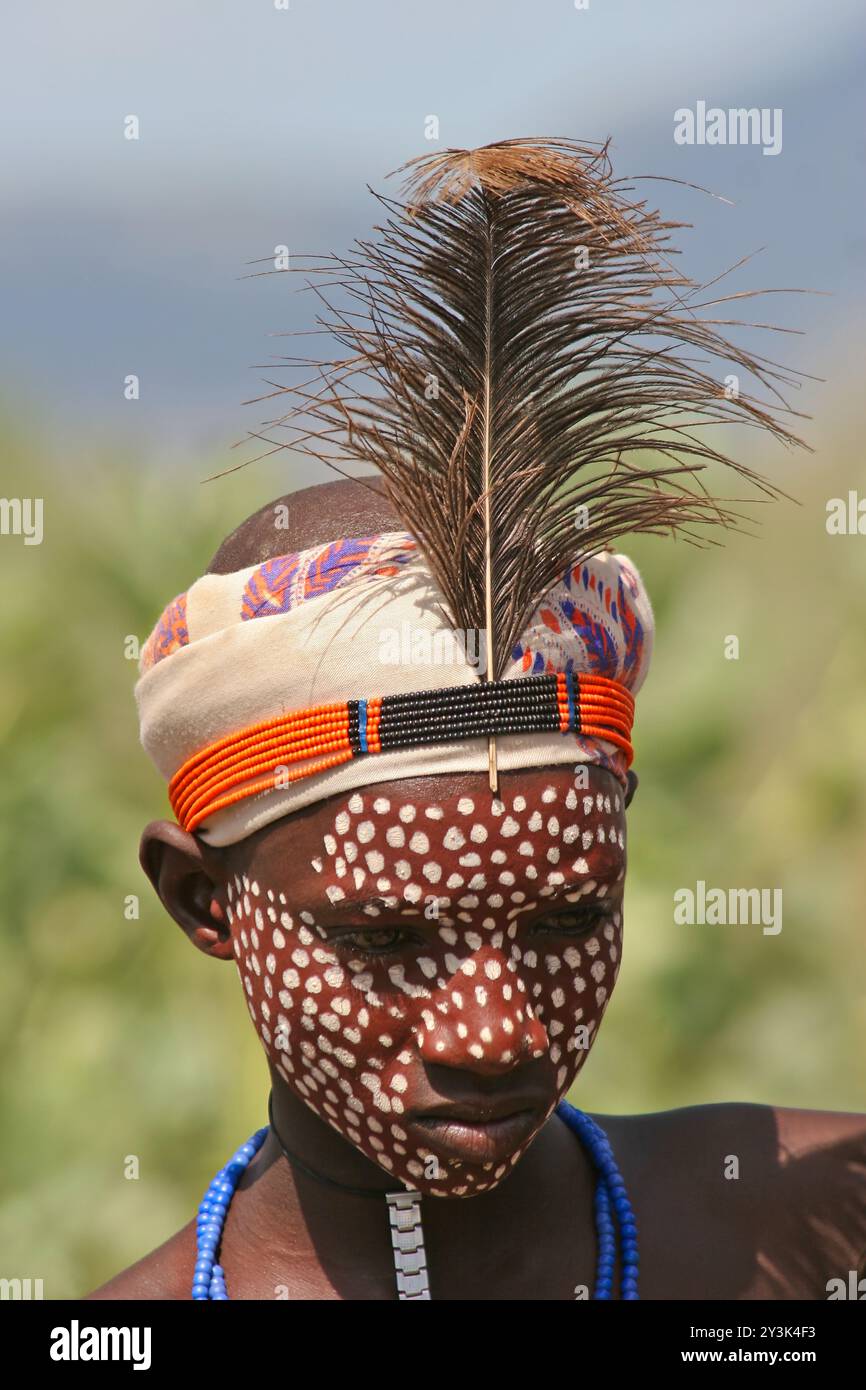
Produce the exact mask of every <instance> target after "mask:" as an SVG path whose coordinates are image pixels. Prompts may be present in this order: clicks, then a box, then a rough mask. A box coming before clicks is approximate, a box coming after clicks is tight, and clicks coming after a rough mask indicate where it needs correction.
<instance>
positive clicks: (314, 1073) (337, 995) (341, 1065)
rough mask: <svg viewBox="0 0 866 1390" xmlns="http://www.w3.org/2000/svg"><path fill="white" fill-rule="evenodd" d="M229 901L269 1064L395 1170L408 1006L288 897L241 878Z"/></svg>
mask: <svg viewBox="0 0 866 1390" xmlns="http://www.w3.org/2000/svg"><path fill="white" fill-rule="evenodd" d="M229 903H230V907H229V912H230V921H231V926H232V934H233V943H234V952H235V960H236V964H237V968H238V973H239V975H240V979H241V983H242V985H243V989H244V992H245V995H246V999H247V1007H248V1009H249V1013H250V1017H251V1018H252V1021H253V1024H254V1026H255V1028H256V1031H257V1032H258V1035H259V1037H260V1039H261V1042H262V1045H263V1047H264V1049H265V1052H266V1054H267V1056H268V1058H269V1060H270V1061H271V1062H272V1063H273V1065H274V1066H275V1068H276V1070H277V1071H278V1072H279V1074H280V1075H281V1076H282V1078H283V1080H284V1081H285V1082H286V1083H287V1084H288V1085H289V1086H290V1087H291V1088H292V1090H293V1091H294V1092H295V1093H296V1094H297V1095H299V1096H300V1097H301V1098H302V1099H303V1100H304V1101H305V1102H306V1103H307V1104H308V1105H309V1106H310V1108H311V1109H313V1110H314V1111H315V1112H316V1113H318V1114H319V1115H320V1116H321V1117H322V1118H323V1119H325V1120H327V1121H328V1122H329V1123H330V1124H332V1125H333V1127H334V1128H336V1129H338V1130H339V1131H340V1132H341V1133H342V1134H344V1135H345V1136H346V1137H347V1138H348V1139H350V1140H351V1141H352V1143H354V1144H357V1145H359V1146H360V1147H361V1148H362V1149H363V1150H364V1151H365V1152H366V1153H368V1154H369V1156H370V1157H372V1158H374V1159H376V1161H378V1162H379V1163H380V1164H381V1165H382V1166H383V1167H385V1168H386V1169H388V1170H389V1171H390V1170H391V1169H392V1167H393V1158H392V1156H391V1152H392V1151H394V1150H396V1152H397V1153H399V1152H400V1150H401V1149H402V1150H403V1152H404V1153H405V1149H404V1148H403V1146H402V1143H401V1139H402V1138H405V1134H403V1133H402V1131H401V1129H400V1126H399V1120H398V1117H399V1116H400V1114H401V1113H402V1111H403V1101H402V1099H401V1086H400V1082H401V1077H400V1074H399V1071H398V1070H396V1067H397V1066H398V1064H399V1063H400V1060H401V1058H402V1059H403V1061H404V1063H405V1064H408V1063H409V1062H410V1061H411V1060H412V1055H411V1054H410V1053H409V1052H406V1051H403V1049H404V1045H405V1043H406V1040H407V1039H409V1036H410V1035H409V1030H408V1025H407V1024H406V1023H405V1013H406V1010H405V1009H404V1008H402V1007H400V1006H399V1005H398V1004H397V1003H395V1002H394V1001H393V1000H391V999H389V1000H387V1001H383V1000H382V999H380V998H379V996H378V995H377V994H376V992H375V990H374V989H373V988H372V980H371V977H370V974H369V972H368V971H367V970H366V969H365V968H364V965H363V963H362V962H359V961H351V962H347V961H345V960H341V959H340V957H339V956H338V955H337V954H336V952H335V951H333V950H331V949H329V948H328V946H327V945H326V944H325V943H324V942H323V940H322V937H321V934H320V933H319V932H318V930H317V928H316V927H315V924H314V921H313V918H312V916H311V914H310V913H308V912H301V913H299V914H298V915H297V916H294V915H293V914H291V913H290V912H289V911H288V908H287V906H286V900H285V896H284V895H283V894H280V893H278V892H274V891H273V890H272V889H269V888H267V887H265V886H260V885H259V883H258V882H257V881H255V880H254V879H251V878H246V877H243V878H239V879H237V880H235V881H234V883H233V885H232V889H231V892H230V895H229ZM387 1063H391V1064H392V1070H393V1071H394V1074H393V1075H392V1076H390V1088H389V1089H388V1090H386V1089H385V1088H383V1085H382V1080H381V1077H382V1073H383V1072H384V1070H385V1067H386V1064H387ZM413 1166H414V1160H413Z"/></svg>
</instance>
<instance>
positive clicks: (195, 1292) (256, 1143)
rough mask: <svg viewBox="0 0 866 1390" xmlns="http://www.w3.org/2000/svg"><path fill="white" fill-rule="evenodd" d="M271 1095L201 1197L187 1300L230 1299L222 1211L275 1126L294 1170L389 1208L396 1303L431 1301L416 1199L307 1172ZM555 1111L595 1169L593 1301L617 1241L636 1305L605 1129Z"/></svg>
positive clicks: (628, 1214) (566, 1108) (605, 1285)
mask: <svg viewBox="0 0 866 1390" xmlns="http://www.w3.org/2000/svg"><path fill="white" fill-rule="evenodd" d="M272 1101H273V1097H272V1096H270V1097H269V1098H268V1117H269V1119H270V1122H271V1123H270V1126H268V1125H265V1127H264V1128H263V1129H258V1130H256V1132H255V1134H253V1135H251V1137H250V1138H249V1139H248V1140H247V1142H246V1143H245V1144H242V1145H241V1147H240V1148H239V1149H238V1151H237V1153H236V1154H234V1155H233V1157H232V1158H230V1159H229V1161H228V1163H227V1164H226V1165H225V1167H224V1168H221V1169H220V1171H219V1172H218V1173H217V1174H216V1176H215V1177H214V1178H213V1179H212V1181H211V1183H210V1185H209V1186H208V1189H207V1192H206V1193H205V1195H204V1197H203V1198H202V1200H201V1202H200V1204H199V1208H198V1217H197V1223H196V1224H197V1237H198V1253H197V1255H196V1262H195V1271H194V1273H193V1281H192V1297H193V1298H194V1299H197V1300H208V1299H210V1300H214V1301H217V1302H218V1301H225V1300H227V1299H228V1297H229V1295H228V1291H227V1289H226V1282H225V1271H224V1270H223V1268H222V1266H221V1265H219V1264H217V1263H216V1260H217V1257H218V1255H219V1248H220V1242H221V1240H222V1233H223V1227H224V1225H225V1219H226V1213H227V1212H228V1209H229V1206H230V1204H231V1200H232V1197H233V1196H234V1193H235V1189H236V1188H237V1185H238V1183H239V1182H240V1180H241V1178H242V1177H243V1174H244V1172H245V1171H246V1168H247V1166H248V1164H249V1163H250V1161H251V1160H252V1159H253V1158H254V1157H255V1155H256V1154H257V1153H258V1151H259V1149H260V1148H261V1146H262V1144H263V1143H264V1142H265V1139H266V1138H267V1135H268V1130H269V1129H273V1131H274V1136H275V1138H276V1139H277V1142H278V1143H279V1145H280V1148H281V1149H282V1151H283V1153H284V1155H285V1157H286V1158H287V1159H288V1160H289V1162H290V1163H292V1164H294V1166H295V1167H297V1168H300V1169H301V1171H302V1172H304V1173H306V1174H307V1175H308V1176H310V1177H313V1178H316V1179H318V1181H320V1182H324V1183H327V1184H328V1185H329V1186H331V1187H338V1188H340V1189H342V1190H343V1191H348V1192H351V1193H352V1194H353V1195H355V1196H358V1197H374V1198H376V1199H377V1200H378V1201H381V1200H382V1197H383V1195H384V1196H385V1199H386V1201H387V1204H388V1217H389V1221H390V1227H391V1244H392V1247H393V1251H394V1272H395V1275H396V1280H397V1297H398V1299H400V1300H413V1301H419V1300H421V1301H424V1300H429V1299H430V1297H431V1295H430V1280H429V1277H428V1273H427V1255H426V1252H425V1250H424V1230H423V1226H422V1223H421V1194H420V1193H419V1192H414V1191H409V1190H406V1189H400V1191H398V1192H386V1193H384V1194H383V1193H382V1192H381V1191H380V1190H379V1189H378V1188H369V1187H349V1186H348V1185H347V1184H345V1183H338V1182H336V1181H335V1180H334V1179H333V1178H327V1177H325V1175H324V1174H323V1173H317V1172H316V1171H315V1170H314V1169H312V1168H308V1167H307V1166H306V1165H305V1164H304V1163H302V1162H301V1160H300V1159H299V1158H298V1157H297V1155H296V1154H292V1153H290V1152H289V1150H288V1149H287V1148H286V1147H285V1145H284V1144H283V1142H282V1140H281V1139H280V1137H279V1134H278V1133H277V1130H276V1126H275V1125H274V1122H273V1108H272ZM556 1113H557V1115H558V1116H559V1117H560V1119H561V1120H563V1121H564V1122H565V1124H567V1125H568V1127H569V1129H571V1130H573V1132H574V1133H575V1134H576V1135H577V1137H578V1139H579V1140H580V1142H581V1143H582V1145H583V1147H584V1149H585V1150H586V1152H587V1154H588V1156H589V1159H590V1161H591V1162H592V1165H593V1167H594V1168H595V1170H596V1174H597V1178H596V1187H595V1200H594V1209H595V1229H596V1238H597V1245H598V1254H597V1261H596V1273H595V1288H594V1290H593V1294H592V1297H593V1299H594V1300H599V1299H610V1298H612V1297H613V1281H614V1272H615V1269H616V1256H617V1244H619V1263H620V1271H621V1273H620V1281H619V1284H620V1289H619V1297H620V1298H621V1299H630V1300H635V1299H637V1298H638V1297H639V1295H638V1245H637V1225H636V1223H635V1219H634V1212H633V1210H632V1206H631V1203H630V1201H629V1199H628V1193H627V1191H626V1186H625V1183H624V1182H623V1179H622V1175H621V1173H620V1171H619V1169H618V1167H617V1164H616V1160H615V1158H614V1156H613V1150H612V1149H611V1146H610V1142H609V1141H608V1138H607V1135H606V1134H605V1132H604V1130H603V1129H602V1128H601V1127H600V1126H599V1125H597V1124H596V1123H595V1121H594V1120H592V1119H590V1117H589V1115H585V1114H584V1113H583V1111H582V1110H577V1109H575V1107H574V1106H573V1105H569V1103H568V1101H567V1100H562V1101H560V1103H559V1105H558V1106H557V1107H556Z"/></svg>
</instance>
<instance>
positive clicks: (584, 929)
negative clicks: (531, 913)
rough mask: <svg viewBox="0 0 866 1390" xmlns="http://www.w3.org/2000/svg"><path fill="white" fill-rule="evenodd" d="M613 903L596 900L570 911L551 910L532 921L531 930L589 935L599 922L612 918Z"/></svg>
mask: <svg viewBox="0 0 866 1390" xmlns="http://www.w3.org/2000/svg"><path fill="white" fill-rule="evenodd" d="M616 911H617V907H616V904H615V903H612V902H607V901H596V902H589V903H586V904H585V905H584V906H583V907H580V908H578V909H576V910H575V911H571V912H552V913H549V914H548V916H547V917H541V918H539V919H538V921H536V922H533V924H532V931H533V932H536V931H540V932H548V933H550V932H553V933H556V934H558V935H559V936H589V935H590V933H591V932H593V931H595V930H596V929H597V928H598V926H599V925H600V923H602V922H610V921H612V920H613V916H614V913H615V912H616Z"/></svg>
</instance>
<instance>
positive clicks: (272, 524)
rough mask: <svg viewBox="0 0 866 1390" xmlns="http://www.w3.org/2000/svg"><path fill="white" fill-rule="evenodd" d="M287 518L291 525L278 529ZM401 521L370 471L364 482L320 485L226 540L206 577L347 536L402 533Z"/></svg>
mask: <svg viewBox="0 0 866 1390" xmlns="http://www.w3.org/2000/svg"><path fill="white" fill-rule="evenodd" d="M278 516H279V517H280V518H281V520H282V519H283V518H284V517H285V516H288V525H282V524H281V525H280V526H277V524H276V523H277V517H278ZM403 529H404V527H403V523H402V522H401V520H400V518H399V517H398V516H397V514H396V512H395V511H394V509H393V508H392V506H391V504H390V502H389V501H388V500H387V498H386V497H385V495H384V493H383V491H382V481H381V479H380V478H379V477H378V475H377V474H375V473H371V474H368V475H367V476H366V477H363V478H346V479H340V480H339V481H338V482H333V483H318V484H317V485H316V486H315V487H304V488H301V489H300V490H299V491H298V492H289V493H286V495H285V496H284V497H276V498H275V499H274V501H273V502H268V503H267V505H266V506H264V507H262V508H261V509H260V510H259V511H257V512H253V514H252V516H248V517H247V519H246V521H242V522H241V524H240V526H238V527H237V528H236V529H235V530H234V531H232V533H231V535H229V536H226V538H225V540H224V541H223V543H222V545H221V546H220V548H219V550H218V551H217V552H216V554H215V555H214V557H213V559H212V560H211V562H210V564H209V565H208V568H207V572H208V574H232V573H233V572H234V571H235V570H241V569H245V568H246V567H247V565H258V564H263V563H264V562H265V561H266V560H273V559H275V558H276V556H278V555H287V554H292V553H293V552H294V551H297V550H309V549H310V548H311V547H312V546H315V545H327V544H328V542H329V541H333V540H337V539H342V538H343V537H348V536H370V535H374V534H375V533H377V532H379V531H401V530H403Z"/></svg>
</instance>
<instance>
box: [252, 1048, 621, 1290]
mask: <svg viewBox="0 0 866 1390" xmlns="http://www.w3.org/2000/svg"><path fill="white" fill-rule="evenodd" d="M265 1118H266V1117H265ZM273 1118H274V1124H275V1126H276V1129H277V1131H278V1132H279V1135H280V1139H281V1140H282V1142H283V1144H285V1146H286V1147H287V1148H288V1149H289V1150H290V1152H291V1153H292V1154H293V1155H294V1156H296V1158H297V1159H298V1160H300V1162H301V1163H302V1164H303V1165H304V1168H306V1169H310V1170H313V1171H315V1172H316V1173H318V1174H320V1175H321V1176H322V1177H325V1178H327V1179H329V1181H328V1182H323V1181H321V1180H320V1178H317V1177H312V1176H310V1175H309V1174H308V1173H307V1172H304V1171H303V1170H302V1169H301V1168H300V1167H298V1166H297V1164H293V1163H290V1162H289V1161H288V1159H287V1158H286V1157H285V1155H284V1153H283V1150H282V1147H281V1145H280V1142H279V1140H277V1138H276V1136H275V1134H274V1133H273V1131H272V1132H271V1133H270V1134H269V1135H268V1137H267V1140H266V1141H265V1144H264V1145H263V1147H262V1150H261V1151H260V1154H259V1155H258V1158H257V1160H256V1163H255V1164H254V1166H253V1170H252V1171H251V1172H250V1173H249V1174H248V1175H247V1177H246V1178H245V1180H244V1183H243V1185H242V1188H241V1190H240V1191H239V1193H238V1199H236V1202H235V1203H233V1206H235V1207H236V1208H237V1209H236V1211H235V1213H234V1216H235V1224H234V1230H233V1232H232V1239H231V1242H230V1247H227V1249H226V1266H227V1268H228V1267H229V1266H232V1267H233V1268H234V1269H237V1267H238V1265H240V1266H241V1267H242V1268H243V1270H244V1271H245V1273H246V1276H247V1278H249V1279H255V1278H256V1277H258V1276H257V1271H260V1270H262V1269H263V1268H266V1269H267V1270H268V1271H269V1272H270V1271H273V1282H274V1284H277V1283H279V1282H280V1277H281V1278H282V1281H283V1282H289V1280H290V1278H292V1277H297V1278H298V1279H299V1282H300V1283H301V1284H302V1285H303V1286H304V1287H307V1288H314V1287H322V1286H329V1287H330V1288H331V1289H333V1290H335V1291H336V1292H337V1294H338V1296H339V1297H343V1298H375V1297H383V1298H388V1297H393V1296H394V1293H393V1291H394V1265H393V1256H392V1251H391V1239H390V1232H389V1222H388V1212H387V1203H386V1200H385V1194H386V1193H387V1192H389V1191H390V1192H393V1191H397V1190H403V1189H402V1184H398V1183H396V1182H395V1180H394V1179H393V1178H391V1177H389V1175H388V1174H387V1173H385V1172H384V1171H383V1170H382V1169H381V1168H379V1167H378V1165H377V1164H375V1163H373V1162H372V1161H371V1160H370V1159H368V1158H366V1157H365V1156H364V1155H363V1154H361V1153H359V1152H358V1150H356V1149H355V1148H354V1146H353V1145H351V1144H350V1143H349V1142H348V1141H347V1140H346V1139H344V1138H343V1137H342V1135H339V1134H337V1133H336V1131H334V1130H333V1129H332V1128H331V1127H330V1126H329V1125H327V1124H325V1123H324V1122H323V1121H322V1120H320V1119H319V1117H318V1116H317V1115H315V1114H314V1113H313V1112H312V1111H311V1110H310V1109H309V1107H307V1106H306V1105H304V1104H303V1102H302V1101H301V1100H299V1099H298V1097H296V1096H295V1095H294V1094H293V1092H292V1091H291V1090H290V1089H289V1087H288V1086H287V1085H286V1084H285V1082H284V1081H283V1080H282V1078H280V1077H279V1076H278V1075H277V1076H276V1077H274V1079H273ZM334 1184H342V1185H343V1189H341V1188H340V1187H338V1186H334ZM347 1187H348V1188H363V1189H365V1190H366V1191H373V1192H378V1193H379V1194H380V1200H376V1199H375V1198H371V1197H369V1196H360V1195H356V1194H355V1193H353V1192H351V1191H347V1190H345V1188H347ZM594 1190H595V1174H594V1171H593V1169H592V1167H591V1165H590V1163H589V1161H588V1159H587V1156H586V1154H585V1153H584V1152H583V1150H582V1148H581V1146H580V1144H579V1143H578V1142H577V1140H576V1138H575V1136H574V1135H573V1134H571V1132H570V1131H568V1130H567V1128H566V1126H565V1125H564V1124H562V1122H561V1121H560V1120H559V1119H558V1118H557V1116H556V1115H551V1117H550V1118H549V1119H548V1121H547V1123H546V1124H545V1125H544V1126H543V1128H542V1129H541V1131H540V1133H539V1134H538V1135H537V1136H536V1138H535V1140H534V1141H533V1143H532V1144H531V1145H530V1147H529V1149H528V1150H527V1151H526V1153H525V1154H524V1155H523V1157H522V1159H521V1160H520V1163H519V1164H518V1165H517V1167H516V1168H515V1169H514V1171H513V1172H512V1173H511V1174H510V1175H509V1176H508V1177H507V1178H506V1179H504V1180H503V1182H502V1183H500V1185H499V1186H498V1187H497V1188H494V1189H493V1190H492V1191H491V1192H488V1193H484V1194H482V1195H480V1196H478V1197H475V1198H471V1199H470V1198H465V1199H463V1198H437V1197H429V1196H426V1197H424V1196H422V1199H421V1212H422V1218H423V1225H424V1238H425V1244H426V1248H427V1253H428V1259H429V1263H430V1269H431V1282H432V1285H433V1298H434V1299H437V1298H443V1297H467V1298H472V1297H478V1289H479V1288H483V1287H484V1284H485V1282H487V1283H489V1281H490V1280H491V1279H494V1278H500V1277H501V1276H502V1270H503V1268H505V1269H507V1271H508V1278H509V1280H510V1281H512V1282H513V1283H514V1285H515V1287H516V1286H517V1284H518V1283H520V1282H521V1280H523V1282H525V1283H526V1284H527V1285H528V1286H529V1287H531V1286H532V1283H533V1278H534V1277H536V1276H537V1272H538V1271H537V1269H536V1266H537V1263H538V1261H539V1259H541V1258H543V1260H544V1262H545V1263H547V1264H549V1260H550V1250H551V1246H552V1245H555V1244H556V1243H557V1241H559V1242H560V1243H561V1244H562V1245H563V1251H564V1264H563V1276H564V1279H566V1280H567V1279H571V1280H572V1281H573V1282H578V1281H580V1280H582V1279H584V1277H585V1278H586V1279H587V1280H588V1281H591V1273H590V1271H591V1269H592V1266H593V1260H594V1251H595V1231H594V1220H593V1194H594ZM563 1230H565V1232H566V1238H565V1240H563ZM545 1232H549V1234H548V1235H547V1236H546V1235H545ZM457 1251H459V1260H457V1259H456V1258H455V1254H456V1252H457ZM278 1276H279V1277H278ZM235 1277H236V1278H237V1274H236V1275H235ZM473 1281H474V1284H473ZM473 1286H474V1288H475V1292H474V1293H472V1292H460V1291H459V1290H460V1289H463V1288H467V1289H471V1288H472V1287H473ZM449 1289H451V1290H452V1291H451V1292H450V1293H449V1292H448V1290H449ZM454 1290H456V1291H454ZM259 1296H267V1294H266V1293H265V1294H260V1295H259ZM294 1296H297V1294H295V1295H294ZM309 1296H315V1297H318V1296H321V1295H320V1294H316V1293H312V1292H311V1293H310V1295H309ZM326 1296H327V1295H326ZM515 1296H517V1295H516V1294H515ZM530 1296H531V1295H530ZM536 1296H537V1295H536Z"/></svg>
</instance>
